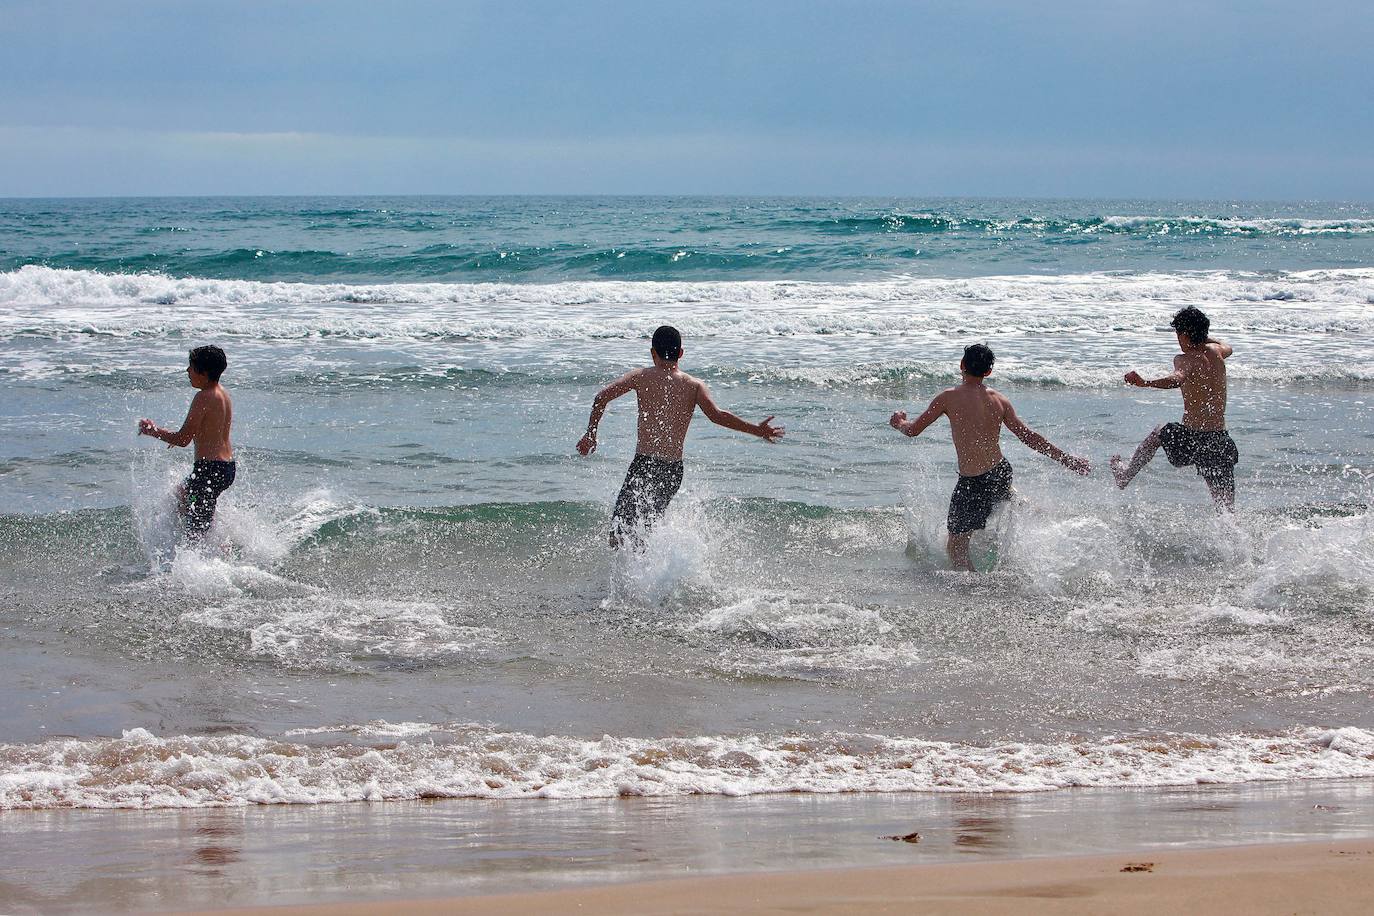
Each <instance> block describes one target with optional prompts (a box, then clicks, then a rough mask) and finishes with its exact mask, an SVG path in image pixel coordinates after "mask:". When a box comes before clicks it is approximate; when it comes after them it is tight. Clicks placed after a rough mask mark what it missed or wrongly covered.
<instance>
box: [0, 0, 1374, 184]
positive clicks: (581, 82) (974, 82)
mask: <svg viewBox="0 0 1374 916" xmlns="http://www.w3.org/2000/svg"><path fill="white" fill-rule="evenodd" d="M0 47H3V48H4V53H3V54H0V196H104V195H181V194H189V195H197V194H749V195H754V194H757V195H772V194H824V195H837V194H848V195H895V196H907V195H910V196H931V195H981V196H1017V197H1137V198H1173V199H1178V198H1212V199H1220V198H1249V199H1269V200H1279V199H1282V200H1299V199H1320V200H1351V201H1369V200H1374V65H1371V63H1370V59H1371V58H1370V49H1371V47H1374V4H1371V3H1369V2H1368V0H1302V2H1298V0H1283V2H1276V0H1236V2H1230V0H1179V2H1176V0H1091V2H1079V0H1040V2H1035V3H1032V2H1026V0H1020V2H991V0H987V2H984V0H949V2H926V0H906V2H888V0H792V2H782V0H776V2H775V0H759V2H750V0H730V2H715V0H676V2H671V3H669V2H653V0H635V2H630V0H559V2H545V0H526V2H521V0H501V2H476V0H473V2H465V0H450V2H405V0H386V2H378V0H367V2H355V0H334V2H326V0H319V2H313V0H312V2H305V0H272V2H259V0H237V2H231V0H219V2H199V0H138V2H132V0H104V2H64V0H36V2H28V0H0Z"/></svg>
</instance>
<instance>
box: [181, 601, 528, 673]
mask: <svg viewBox="0 0 1374 916" xmlns="http://www.w3.org/2000/svg"><path fill="white" fill-rule="evenodd" d="M451 616H452V612H451V611H448V610H447V609H445V608H442V607H440V606H438V605H435V604H430V603H426V602H418V601H396V600H386V599H381V598H340V597H335V596H330V595H324V594H312V595H303V596H292V597H283V598H276V599H274V600H271V601H259V600H254V599H238V600H230V601H225V602H221V603H219V604H215V605H211V606H206V607H201V608H197V609H195V610H192V611H187V612H186V613H184V614H182V616H181V620H182V622H184V623H193V624H198V625H200V626H206V627H213V628H215V629H220V630H229V631H232V632H236V633H241V634H243V635H244V636H246V638H247V640H248V650H249V652H250V653H251V654H252V655H256V656H259V657H261V658H266V659H271V660H272V661H274V662H277V663H278V664H282V665H285V666H287V667H292V668H307V669H309V668H319V667H322V666H323V667H332V666H335V665H338V664H339V663H340V662H345V661H347V660H349V659H356V658H381V659H395V660H403V661H432V660H435V659H447V660H453V659H457V658H461V657H464V656H468V657H471V656H474V655H477V654H480V653H484V652H486V651H488V650H490V649H493V648H495V647H496V646H498V645H500V644H501V642H502V637H501V635H500V634H499V633H497V632H496V631H494V630H492V629H489V628H487V627H477V626H467V625H464V624H458V623H454V622H452V620H451V619H450V617H451Z"/></svg>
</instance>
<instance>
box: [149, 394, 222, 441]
mask: <svg viewBox="0 0 1374 916" xmlns="http://www.w3.org/2000/svg"><path fill="white" fill-rule="evenodd" d="M208 403H209V398H208V397H207V395H206V394H205V392H203V391H202V392H199V393H198V394H197V395H196V396H195V397H194V398H192V399H191V409H190V410H188V411H186V419H185V421H183V422H182V424H181V429H179V430H177V431H176V432H172V431H171V430H170V429H163V428H162V427H161V426H158V425H157V424H156V423H154V422H153V421H152V420H147V419H144V420H139V421H138V432H139V435H141V436H152V437H153V438H154V439H161V440H162V441H163V442H166V443H167V447H168V448H185V447H186V446H188V445H190V444H191V443H192V442H194V441H195V440H196V434H197V433H198V432H200V424H201V421H202V420H204V419H205V410H206V404H208Z"/></svg>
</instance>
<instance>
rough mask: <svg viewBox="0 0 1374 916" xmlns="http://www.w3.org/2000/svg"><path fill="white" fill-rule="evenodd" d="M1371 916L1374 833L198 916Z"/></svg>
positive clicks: (1373, 904) (237, 910)
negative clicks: (724, 915) (729, 915)
mask: <svg viewBox="0 0 1374 916" xmlns="http://www.w3.org/2000/svg"><path fill="white" fill-rule="evenodd" d="M1027 908H1033V909H1034V911H1035V912H1041V913H1044V912H1050V913H1102V912H1111V913H1128V914H1130V913H1140V914H1156V913H1195V912H1207V913H1220V914H1230V913H1235V914H1242V913H1280V912H1282V913H1293V912H1301V913H1318V912H1320V913H1323V914H1327V913H1368V912H1371V911H1374V836H1370V837H1367V838H1365V839H1363V840H1344V841H1340V842H1322V843H1268V844H1261V845H1245V846H1228V847H1218V848H1188V849H1167V850H1157V851H1145V852H1138V851H1137V852H1124V853H1113V854H1099V855H1092V856H1059V857H1049V858H1035V857H1030V858H1017V859H1005V860H999V861H983V862H954V863H948V862H945V863H926V864H916V865H903V866H884V867H880V868H835V869H824V868H822V869H810V870H806V871H782V872H778V871H770V872H751V873H747V874H734V875H715V876H703V877H696V878H675V879H668V880H657V881H640V882H629V883H621V884H605V885H597V886H594V887H579V888H571V889H564V890H556V891H536V892H526V893H510V894H488V895H480V896H464V897H438V898H430V899H416V900H407V899H393V900H372V901H365V902H340V903H321V904H306V905H290V906H263V907H247V908H233V909H219V910H197V911H184V912H189V913H202V914H208V913H219V914H238V916H363V914H371V913H380V912H383V911H385V912H387V913H389V914H395V916H428V914H438V913H454V914H465V913H472V914H477V913H489V914H521V913H551V914H552V913H567V912H572V911H581V912H592V913H608V914H621V913H623V914H637V913H643V914H654V913H710V912H733V913H782V912H787V913H798V912H803V913H805V912H810V913H859V912H863V913H899V912H900V913H912V912H917V913H937V912H938V913H1009V914H1010V913H1024V912H1026V910H1027Z"/></svg>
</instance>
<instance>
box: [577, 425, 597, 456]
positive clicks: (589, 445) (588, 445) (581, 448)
mask: <svg viewBox="0 0 1374 916" xmlns="http://www.w3.org/2000/svg"><path fill="white" fill-rule="evenodd" d="M594 451H596V430H594V429H589V430H587V434H586V435H585V436H583V437H582V438H581V440H579V441H578V443H577V452H578V454H580V455H584V456H585V455H590V454H591V453H592V452H594Z"/></svg>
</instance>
